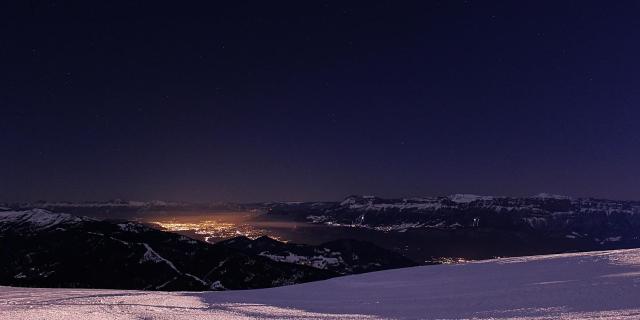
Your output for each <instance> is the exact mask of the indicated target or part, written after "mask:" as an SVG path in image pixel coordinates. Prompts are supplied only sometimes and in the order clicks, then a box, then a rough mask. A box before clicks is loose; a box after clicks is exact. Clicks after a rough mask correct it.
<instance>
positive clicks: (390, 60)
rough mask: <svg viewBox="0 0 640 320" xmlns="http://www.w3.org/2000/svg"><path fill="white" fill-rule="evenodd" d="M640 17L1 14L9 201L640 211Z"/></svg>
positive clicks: (543, 7) (5, 7) (419, 4)
mask: <svg viewBox="0 0 640 320" xmlns="http://www.w3.org/2000/svg"><path fill="white" fill-rule="evenodd" d="M638 17H640V3H638V2H635V1H596V2H593V1H530V2H523V1H500V2H492V1H482V2H481V1H441V2H434V1H432V2H429V1H415V2H409V1H407V2H404V1H402V2H400V1H382V2H379V1H358V2H345V1H292V2H270V1H269V2H267V1H255V2H246V1H229V2H216V3H214V2H203V3H200V4H199V5H197V4H196V3H195V2H193V3H192V2H189V3H178V2H173V3H172V4H167V5H165V4H159V3H157V2H154V1H148V2H135V1H126V2H116V1H103V2H97V1H96V2H91V3H89V2H78V3H71V2H57V1H46V2H38V1H35V2H27V1H15V2H3V3H2V4H1V5H0V61H2V62H1V64H0V68H1V69H0V201H24V200H37V199H48V200H104V199H112V198H125V199H168V200H190V201H193V200H197V201H201V200H205V201H208V200H231V201H259V200H310V199H316V200H317V199H339V198H342V197H343V196H345V195H348V194H377V195H380V196H414V195H441V194H449V193H478V194H496V195H530V194H535V193H539V192H552V193H560V194H567V195H571V196H597V197H607V198H618V199H640V166H639V165H638V163H640V161H639V160H640V107H639V103H640V78H639V77H640V62H639V58H638V57H640V19H638Z"/></svg>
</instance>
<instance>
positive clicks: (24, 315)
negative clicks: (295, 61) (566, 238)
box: [0, 249, 640, 320]
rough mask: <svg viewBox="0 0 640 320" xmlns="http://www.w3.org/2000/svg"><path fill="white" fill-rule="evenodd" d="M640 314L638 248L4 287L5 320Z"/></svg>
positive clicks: (0, 312)
mask: <svg viewBox="0 0 640 320" xmlns="http://www.w3.org/2000/svg"><path fill="white" fill-rule="evenodd" d="M379 318H408V319H414V318H419V319H461V318H468V319H600V318H606V319H640V249H632V250H616V251H603V252H592V253H579V254H562V255H549V256H536V257H523V258H508V259H498V260H491V261H484V262H476V263H469V264H464V265H441V266H426V267H415V268H407V269H398V270H389V271H381V272H374V273H369V274H363V275H356V276H347V277H342V278H334V279H330V280H326V281H321V282H315V283H307V284H302V285H294V286H289V287H280V288H272V289H261V290H247V291H227V292H204V293H201V292H178V293H162V292H141V291H118V290H74V289H29V288H10V287H0V319H82V320H90V319H379Z"/></svg>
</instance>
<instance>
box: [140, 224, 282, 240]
mask: <svg viewBox="0 0 640 320" xmlns="http://www.w3.org/2000/svg"><path fill="white" fill-rule="evenodd" d="M151 223H154V224H156V225H159V226H160V227H162V228H163V229H165V230H167V231H172V232H180V231H183V232H184V231H190V232H193V233H195V234H197V235H201V236H202V237H203V238H204V240H205V241H207V242H209V240H214V241H219V240H224V239H229V238H233V237H238V236H245V237H247V238H251V239H255V238H258V237H260V236H263V235H267V231H266V230H263V229H259V228H256V227H253V226H251V225H248V224H235V223H230V222H222V221H218V220H200V221H197V222H182V221H178V220H174V219H172V220H164V221H162V220H160V221H151ZM269 237H272V238H274V239H277V240H279V239H278V237H275V236H271V235H269Z"/></svg>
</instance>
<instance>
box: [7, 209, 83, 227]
mask: <svg viewBox="0 0 640 320" xmlns="http://www.w3.org/2000/svg"><path fill="white" fill-rule="evenodd" d="M91 220H93V219H91V218H87V217H78V216H74V215H70V214H67V213H54V212H51V211H48V210H44V209H31V210H23V211H3V212H0V226H1V225H2V224H9V223H10V224H18V225H21V226H29V227H30V228H33V229H44V228H51V227H53V226H56V225H59V224H63V223H78V222H83V221H91Z"/></svg>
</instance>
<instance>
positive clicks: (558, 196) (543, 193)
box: [533, 192, 571, 200]
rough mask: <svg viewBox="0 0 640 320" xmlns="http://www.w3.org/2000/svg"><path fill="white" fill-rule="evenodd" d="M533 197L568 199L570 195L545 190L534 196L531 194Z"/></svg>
mask: <svg viewBox="0 0 640 320" xmlns="http://www.w3.org/2000/svg"><path fill="white" fill-rule="evenodd" d="M533 198H537V199H557V200H570V199H571V197H568V196H563V195H558V194H552V193H546V192H542V193H538V194H536V195H535V196H533Z"/></svg>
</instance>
